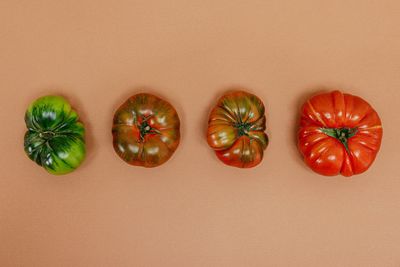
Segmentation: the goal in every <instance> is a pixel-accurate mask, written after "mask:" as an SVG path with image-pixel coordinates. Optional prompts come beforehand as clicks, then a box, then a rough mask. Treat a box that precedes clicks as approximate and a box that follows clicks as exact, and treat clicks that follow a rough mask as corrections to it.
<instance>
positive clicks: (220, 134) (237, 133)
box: [207, 91, 268, 168]
mask: <svg viewBox="0 0 400 267" xmlns="http://www.w3.org/2000/svg"><path fill="white" fill-rule="evenodd" d="M264 112H265V108H264V104H263V103H262V101H261V100H260V99H259V98H258V97H257V96H255V95H253V94H250V93H247V92H244V91H233V92H229V93H227V94H225V95H223V96H222V97H221V98H220V99H219V100H218V103H217V105H216V106H215V107H214V108H213V109H212V111H211V113H210V116H209V120H208V130H207V142H208V144H209V145H210V147H211V148H212V149H214V151H215V153H216V155H217V157H218V158H219V159H220V160H221V161H222V162H224V163H225V164H227V165H230V166H234V167H239V168H251V167H254V166H256V165H257V164H259V163H260V162H261V160H262V158H263V154H264V150H265V149H266V148H267V145H268V136H267V135H266V134H265V132H264V131H265V124H266V122H265V121H266V119H265V115H264Z"/></svg>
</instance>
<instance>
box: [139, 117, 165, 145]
mask: <svg viewBox="0 0 400 267" xmlns="http://www.w3.org/2000/svg"><path fill="white" fill-rule="evenodd" d="M149 119H150V116H148V117H144V118H143V121H142V123H139V124H138V128H139V133H140V140H141V141H144V137H145V136H146V135H147V134H160V131H159V130H157V129H156V128H153V127H151V126H150V124H149V123H148V120H149Z"/></svg>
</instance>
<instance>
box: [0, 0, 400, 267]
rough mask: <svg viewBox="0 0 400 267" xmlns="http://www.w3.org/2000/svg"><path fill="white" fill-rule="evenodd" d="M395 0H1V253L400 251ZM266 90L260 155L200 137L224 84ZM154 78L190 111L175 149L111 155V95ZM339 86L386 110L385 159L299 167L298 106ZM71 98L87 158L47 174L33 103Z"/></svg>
mask: <svg viewBox="0 0 400 267" xmlns="http://www.w3.org/2000/svg"><path fill="white" fill-rule="evenodd" d="M399 27H400V2H399V1H397V0H379V1H378V0H376V1H374V0H357V1H349V0H339V1H321V0H304V1H294V0H293V1H288V0H285V1H282V0H276V1H269V0H268V1H267V0H264V1H232V0H229V1H228V0H224V1H215V0H213V1H211V0H204V1H184V0H180V1H179V0H176V1H161V0H159V1H102V0H101V1H95V0H79V1H75V0H72V1H70V0H60V1H53V0H37V1H30V0H24V1H20V0H19V1H12V0H2V1H1V2H0V93H1V98H0V109H1V112H0V121H1V125H2V130H1V138H0V151H1V153H0V164H1V171H0V240H1V242H0V265H1V266H2V267H8V266H85V267H86V266H194V267H197V266H307V267H309V266H341V267H342V266H351V267H353V266H354V267H359V266H365V267H372V266H374V267H375V266H378V267H391V266H393V267H395V266H396V267H397V266H400V193H399V192H400V168H399V160H400V158H399V150H400V145H399V136H400V126H399V125H400V116H399V111H400V109H399V104H400V28H399ZM232 87H244V88H247V89H248V90H249V91H250V92H253V93H255V94H257V95H258V96H259V97H260V98H261V99H263V101H264V103H265V105H266V107H267V119H268V126H267V127H268V134H269V135H270V138H271V143H270V146H269V147H268V149H267V151H266V154H265V158H264V161H263V162H262V164H261V165H259V166H258V167H256V168H254V169H251V170H240V169H236V168H230V167H227V166H225V165H223V164H222V163H221V162H219V161H218V159H217V158H216V157H215V155H214V154H213V152H212V151H211V150H210V149H209V147H208V146H207V143H206V141H205V138H204V136H205V127H206V123H207V117H208V112H209V110H210V108H211V107H212V106H213V105H214V104H215V102H216V100H217V98H218V97H219V96H220V95H221V94H222V93H223V92H224V91H226V90H227V89H230V88H232ZM140 88H147V90H148V91H150V92H153V93H156V94H157V95H159V96H161V97H163V98H165V99H166V100H168V101H169V102H171V103H172V104H173V105H174V106H175V107H176V109H177V111H178V113H179V115H180V117H181V121H182V129H181V130H182V140H181V144H180V147H179V148H178V150H177V151H176V153H175V154H174V156H173V157H172V159H171V160H170V161H169V162H167V163H166V164H164V165H163V166H161V167H159V168H155V169H144V168H138V167H131V166H129V165H128V164H126V163H124V162H123V161H121V160H120V159H119V158H118V157H117V155H116V154H115V153H114V150H113V148H112V144H111V141H112V138H111V122H112V117H113V114H114V111H115V110H116V108H117V107H118V106H119V105H120V104H121V103H122V102H123V101H125V99H126V98H127V97H129V96H130V95H132V94H134V93H137V92H139V91H140ZM334 88H341V89H343V90H345V91H347V92H349V93H353V94H356V95H360V96H362V97H363V98H364V99H366V100H367V101H368V102H369V103H371V104H372V105H373V106H374V107H375V109H376V110H377V111H378V112H379V114H380V116H381V118H382V121H383V126H384V137H383V145H382V148H381V151H380V153H379V154H378V158H377V160H376V161H375V164H374V165H373V166H372V168H371V169H370V170H369V171H368V172H367V173H365V174H363V175H360V176H355V177H353V178H351V179H346V178H343V177H333V178H326V177H322V176H319V175H317V174H314V173H313V172H312V171H310V169H308V168H307V167H306V166H305V164H303V162H302V160H301V158H300V155H299V153H298V151H297V149H296V143H295V133H296V123H297V119H298V110H299V106H300V104H301V103H302V102H303V101H304V100H305V99H306V98H307V97H309V96H310V95H311V94H313V93H315V92H319V91H324V90H329V89H334ZM45 94H61V95H63V96H65V97H67V98H68V100H69V101H70V102H71V104H72V105H73V106H74V108H75V109H76V110H77V111H78V112H79V114H80V115H81V118H82V121H83V122H84V123H85V125H86V128H87V148H88V155H87V159H86V161H85V162H84V164H83V165H82V166H81V168H79V169H78V170H77V171H76V172H74V173H72V174H70V175H67V176H62V177H56V176H51V175H49V174H47V173H46V172H45V171H44V170H43V169H41V168H39V167H38V166H36V165H35V163H34V162H32V161H30V160H29V159H28V158H27V157H26V155H25V154H24V151H23V146H22V143H23V135H24V132H25V124H24V121H23V116H24V112H25V109H26V107H27V105H28V104H29V103H30V102H31V101H33V100H34V99H36V98H37V97H39V96H42V95H45Z"/></svg>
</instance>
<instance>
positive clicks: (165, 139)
mask: <svg viewBox="0 0 400 267" xmlns="http://www.w3.org/2000/svg"><path fill="white" fill-rule="evenodd" d="M179 128H180V121H179V117H178V114H177V113H176V110H175V109H174V107H173V106H172V105H171V104H170V103H168V102H167V101H165V100H163V99H160V98H159V97H157V96H154V95H151V94H145V93H142V94H137V95H134V96H132V97H130V98H129V99H128V100H127V101H126V102H125V103H123V104H122V105H121V106H120V107H119V108H118V110H117V111H116V112H115V115H114V122H113V128H112V133H113V145H114V149H115V152H117V154H118V156H120V157H121V158H122V159H123V160H124V161H126V162H127V163H129V164H131V165H136V166H143V167H156V166H159V165H161V164H163V163H164V162H166V161H167V160H168V159H169V158H170V157H171V156H172V154H173V153H174V152H175V150H176V148H177V147H178V145H179V140H180V130H179Z"/></svg>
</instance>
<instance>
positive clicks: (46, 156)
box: [24, 95, 86, 174]
mask: <svg viewBox="0 0 400 267" xmlns="http://www.w3.org/2000/svg"><path fill="white" fill-rule="evenodd" d="M25 123H26V127H27V128H28V131H27V132H26V133H25V139H24V147H25V152H26V154H27V155H28V156H29V158H30V159H31V160H33V161H35V162H36V163H37V164H38V165H40V166H42V167H43V168H44V169H46V171H48V172H49V173H52V174H66V173H69V172H71V171H73V170H75V169H76V168H77V167H78V166H79V165H80V164H81V163H82V161H83V160H84V158H85V153H86V150H85V128H84V126H83V124H82V123H81V122H79V121H78V114H77V113H76V112H75V111H74V110H73V109H72V108H71V106H70V104H69V103H68V101H67V100H65V99H64V98H63V97H61V96H51V95H50V96H44V97H41V98H39V99H37V100H36V101H34V102H33V103H32V104H30V106H29V107H28V109H27V111H26V113H25Z"/></svg>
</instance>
